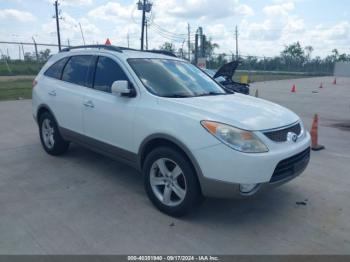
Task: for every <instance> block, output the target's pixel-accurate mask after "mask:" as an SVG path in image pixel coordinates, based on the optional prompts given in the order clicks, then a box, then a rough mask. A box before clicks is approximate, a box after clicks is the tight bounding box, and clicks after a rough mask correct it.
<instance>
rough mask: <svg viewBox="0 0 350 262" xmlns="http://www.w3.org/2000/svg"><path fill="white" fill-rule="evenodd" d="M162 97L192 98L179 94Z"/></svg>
mask: <svg viewBox="0 0 350 262" xmlns="http://www.w3.org/2000/svg"><path fill="white" fill-rule="evenodd" d="M163 97H167V98H186V97H192V96H189V95H181V94H172V95H166V96H163Z"/></svg>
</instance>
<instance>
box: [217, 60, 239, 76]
mask: <svg viewBox="0 0 350 262" xmlns="http://www.w3.org/2000/svg"><path fill="white" fill-rule="evenodd" d="M238 65H239V62H238V61H233V62H230V63H227V64H224V65H223V66H222V67H220V68H219V70H218V71H217V72H216V73H215V75H214V77H213V78H217V77H220V76H222V77H224V78H225V79H232V77H233V75H234V74H235V72H236V69H237V67H238Z"/></svg>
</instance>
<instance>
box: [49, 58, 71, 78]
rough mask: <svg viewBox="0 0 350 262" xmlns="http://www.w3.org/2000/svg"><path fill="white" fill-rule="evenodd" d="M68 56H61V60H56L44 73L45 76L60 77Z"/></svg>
mask: <svg viewBox="0 0 350 262" xmlns="http://www.w3.org/2000/svg"><path fill="white" fill-rule="evenodd" d="M68 59H69V57H65V58H62V59H61V60H58V61H57V62H56V63H54V64H53V65H52V66H50V67H49V68H48V69H47V70H46V71H45V73H44V75H45V76H48V77H52V78H56V79H61V75H62V70H63V67H64V65H65V64H66V62H67V61H68Z"/></svg>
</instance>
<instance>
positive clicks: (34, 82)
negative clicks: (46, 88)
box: [32, 79, 38, 88]
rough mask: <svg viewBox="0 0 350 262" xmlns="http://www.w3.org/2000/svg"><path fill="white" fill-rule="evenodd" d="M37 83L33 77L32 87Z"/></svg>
mask: <svg viewBox="0 0 350 262" xmlns="http://www.w3.org/2000/svg"><path fill="white" fill-rule="evenodd" d="M37 84H38V81H36V80H35V79H34V80H33V82H32V87H33V88H34V87H35V86H36V85H37Z"/></svg>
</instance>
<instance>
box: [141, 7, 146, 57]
mask: <svg viewBox="0 0 350 262" xmlns="http://www.w3.org/2000/svg"><path fill="white" fill-rule="evenodd" d="M145 6H146V0H143V5H142V25H141V27H142V28H141V50H142V51H143V36H144V32H145V17H146V9H145Z"/></svg>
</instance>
